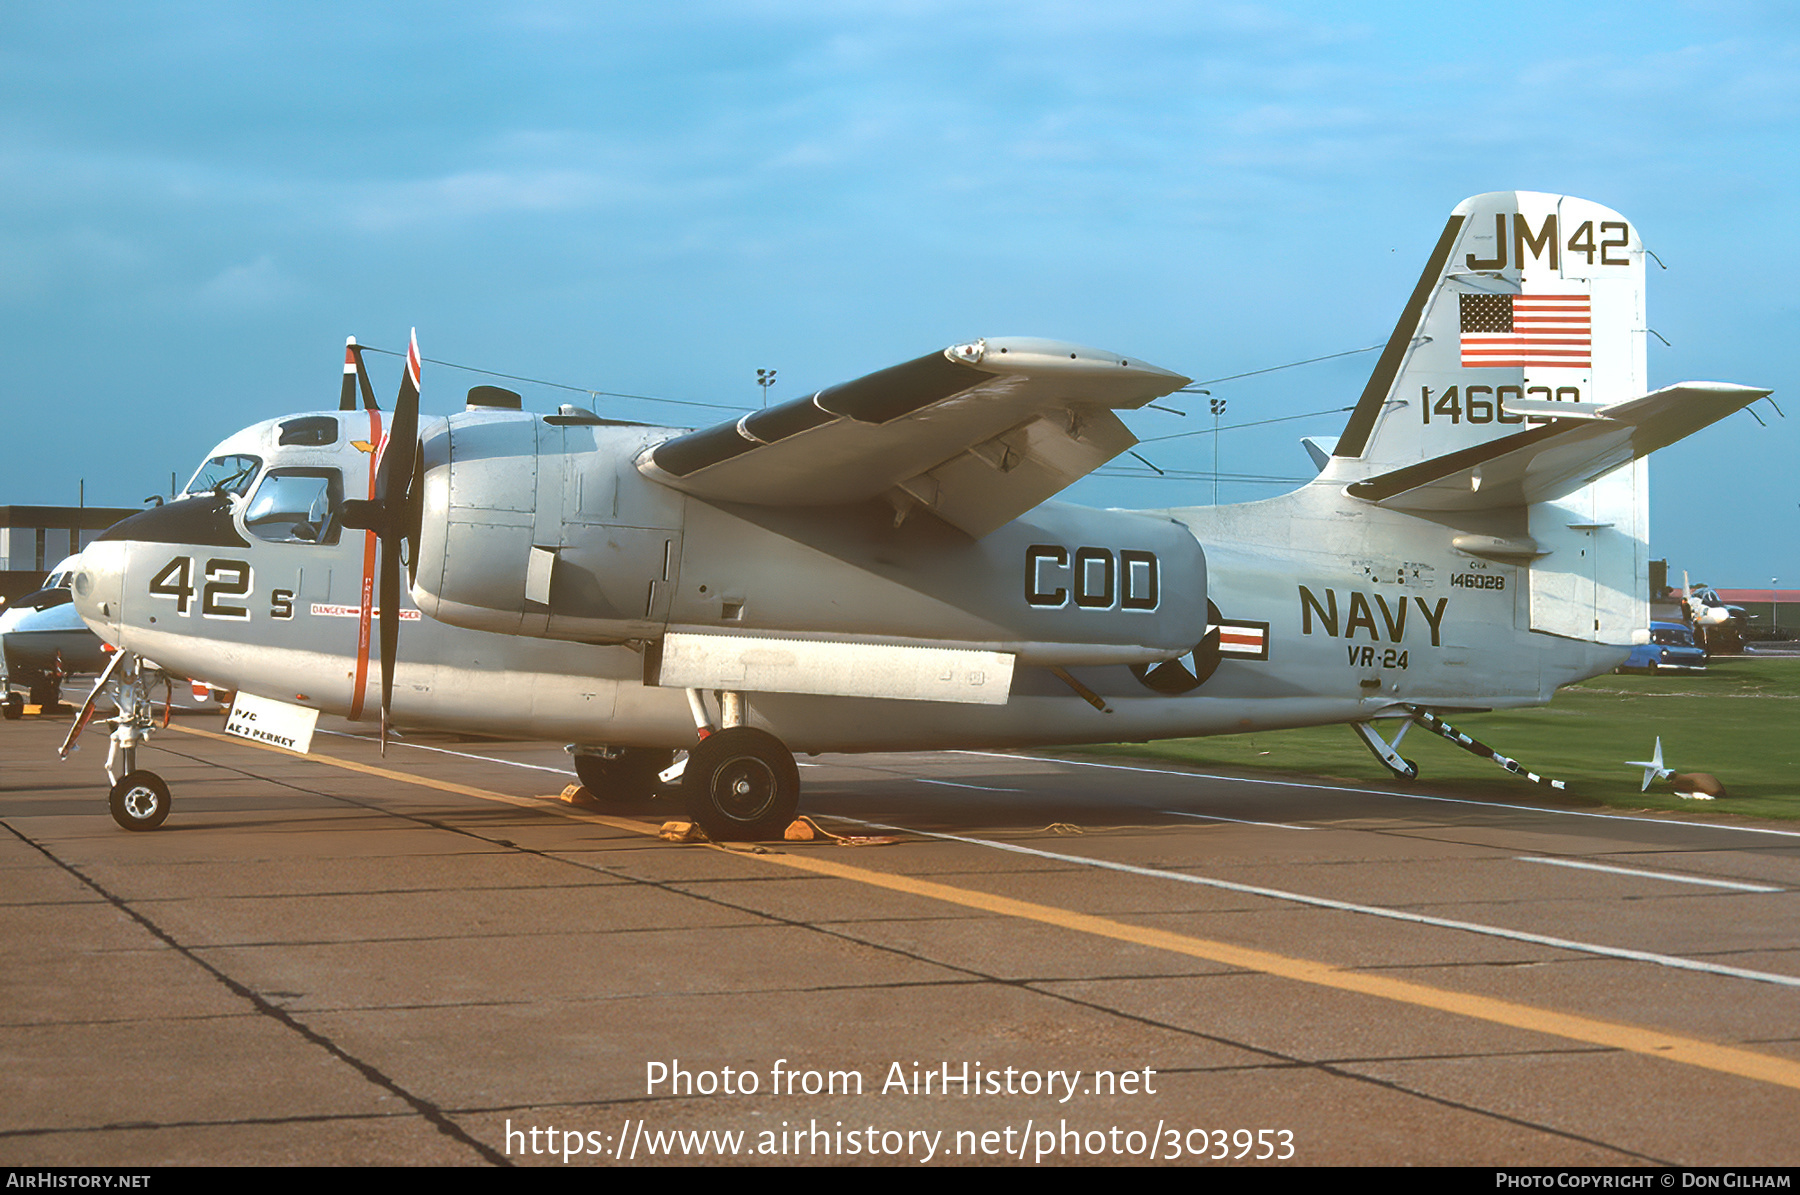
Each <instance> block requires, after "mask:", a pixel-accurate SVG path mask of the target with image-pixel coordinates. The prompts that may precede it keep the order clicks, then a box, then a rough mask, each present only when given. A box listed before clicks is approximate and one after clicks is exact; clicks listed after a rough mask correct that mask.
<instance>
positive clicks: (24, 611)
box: [0, 556, 106, 721]
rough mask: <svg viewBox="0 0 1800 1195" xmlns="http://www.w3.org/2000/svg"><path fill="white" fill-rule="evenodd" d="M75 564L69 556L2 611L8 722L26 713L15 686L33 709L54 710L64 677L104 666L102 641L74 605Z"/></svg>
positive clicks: (1, 688) (1, 697) (1, 705)
mask: <svg viewBox="0 0 1800 1195" xmlns="http://www.w3.org/2000/svg"><path fill="white" fill-rule="evenodd" d="M75 560H76V558H75V557H73V556H70V557H68V558H67V559H66V560H64V561H62V562H61V563H60V564H58V565H57V566H56V567H55V568H53V569H51V570H50V572H49V574H48V575H46V576H45V578H44V584H43V586H42V587H41V588H39V589H37V590H35V591H34V592H32V593H28V594H25V595H24V596H23V597H20V598H17V599H15V600H13V601H11V602H8V603H7V604H6V606H5V608H4V609H3V610H0V714H3V715H4V716H5V717H6V719H7V720H8V721H13V720H16V719H17V718H18V717H19V716H20V715H21V714H22V713H23V712H24V710H25V701H26V698H25V697H24V696H21V695H20V694H19V693H18V692H17V691H16V690H14V688H13V686H14V685H23V686H25V688H26V690H27V692H28V693H29V696H30V700H31V703H32V704H33V705H36V706H38V707H39V708H40V709H52V708H54V707H56V705H57V704H58V702H59V701H60V700H61V693H62V680H63V678H64V677H65V676H69V675H72V674H75V673H96V672H99V671H100V670H101V669H102V668H103V667H104V666H105V664H106V657H105V655H104V654H103V653H102V652H101V650H100V640H99V639H97V638H95V637H94V633H93V632H92V631H90V630H88V628H87V624H86V623H84V622H82V621H81V616H80V615H79V614H78V613H76V610H75V607H74V606H73V605H72V604H71V602H72V601H73V599H74V596H75V595H74V594H73V593H71V592H70V586H71V584H72V583H73V581H74V565H75Z"/></svg>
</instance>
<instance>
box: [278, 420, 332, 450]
mask: <svg viewBox="0 0 1800 1195" xmlns="http://www.w3.org/2000/svg"><path fill="white" fill-rule="evenodd" d="M337 438H338V421H337V420H336V419H333V418H332V417H331V416H330V415H303V416H301V417H300V418H298V419H286V420H283V421H282V424H281V441H280V443H281V445H282V446H283V447H287V446H288V445H298V446H300V447H302V448H323V447H325V446H326V445H327V444H336V443H337Z"/></svg>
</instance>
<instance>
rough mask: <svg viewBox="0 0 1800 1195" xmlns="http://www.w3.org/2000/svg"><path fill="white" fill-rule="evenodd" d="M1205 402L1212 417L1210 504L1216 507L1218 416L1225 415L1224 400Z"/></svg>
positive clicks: (1217, 502) (1216, 399) (1217, 495)
mask: <svg viewBox="0 0 1800 1195" xmlns="http://www.w3.org/2000/svg"><path fill="white" fill-rule="evenodd" d="M1207 401H1208V402H1209V403H1211V404H1212V417H1213V500H1212V504H1213V505H1214V506H1217V505H1218V504H1219V416H1221V415H1223V414H1224V413H1225V400H1224V399H1222V398H1213V399H1208V400H1207Z"/></svg>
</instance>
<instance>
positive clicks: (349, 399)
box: [338, 336, 361, 411]
mask: <svg viewBox="0 0 1800 1195" xmlns="http://www.w3.org/2000/svg"><path fill="white" fill-rule="evenodd" d="M359 372H361V371H360V370H359V368H358V366H357V361H356V337H354V336H351V337H349V338H347V339H346V340H345V341H344V389H343V390H342V392H340V393H339V395H338V410H340V411H354V410H356V375H357V374H358V373H359Z"/></svg>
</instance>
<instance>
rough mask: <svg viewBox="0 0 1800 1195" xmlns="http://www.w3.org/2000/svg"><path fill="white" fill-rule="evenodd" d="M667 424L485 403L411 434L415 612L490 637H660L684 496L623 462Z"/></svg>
mask: <svg viewBox="0 0 1800 1195" xmlns="http://www.w3.org/2000/svg"><path fill="white" fill-rule="evenodd" d="M670 434H672V433H671V432H670V431H669V430H668V429H665V428H654V427H643V426H640V425H635V424H617V423H610V422H602V421H596V420H594V419H593V418H591V417H589V416H586V415H550V416H537V415H528V414H523V413H520V412H512V411H492V410H479V411H468V412H464V413H461V414H457V415H452V416H451V417H450V419H449V420H448V422H447V423H446V424H444V425H441V426H439V427H436V428H433V429H431V430H430V431H429V432H428V433H427V435H426V436H425V438H424V440H423V442H422V444H421V453H422V469H423V478H422V480H423V486H424V494H423V509H422V517H421V521H420V528H419V545H418V562H417V567H416V568H415V569H414V571H413V581H412V597H413V600H414V601H415V602H417V603H418V606H419V609H420V610H422V611H424V612H425V613H426V614H428V615H430V616H431V617H433V618H436V619H439V620H441V621H443V622H447V623H450V624H452V625H454V626H460V627H468V628H470V629H472V630H480V631H496V632H500V633H503V634H514V635H536V636H544V637H548V638H553V639H577V640H583V641H587V642H604V641H609V640H610V641H624V640H628V639H642V638H651V637H654V636H656V635H660V634H661V633H662V629H663V627H664V625H665V624H666V623H667V622H668V611H669V599H670V594H671V586H672V583H673V581H674V574H675V570H676V569H677V568H678V567H679V564H680V559H681V524H682V515H683V510H684V507H685V505H686V503H687V499H686V498H685V497H684V496H683V495H681V494H677V493H675V492H674V491H672V490H668V489H665V488H664V487H662V486H659V485H656V484H654V483H653V482H649V481H647V480H645V478H644V477H643V476H642V475H641V474H639V473H638V471H637V469H636V468H635V467H633V465H632V461H633V458H634V457H636V455H637V454H638V453H639V452H640V451H642V450H643V448H644V447H645V446H646V445H648V444H652V443H655V442H656V441H658V440H661V439H664V438H666V437H667V436H669V435H670Z"/></svg>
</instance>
